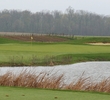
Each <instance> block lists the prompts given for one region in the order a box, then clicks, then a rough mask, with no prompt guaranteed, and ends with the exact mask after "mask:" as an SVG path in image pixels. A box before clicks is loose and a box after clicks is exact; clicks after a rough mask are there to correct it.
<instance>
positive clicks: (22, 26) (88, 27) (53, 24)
mask: <svg viewBox="0 0 110 100" xmlns="http://www.w3.org/2000/svg"><path fill="white" fill-rule="evenodd" d="M0 31H1V32H28V33H39V34H40V33H41V34H68V35H92V36H110V16H104V15H98V14H95V13H90V12H86V11H83V10H78V11H75V10H74V9H72V8H71V7H69V8H67V9H66V10H65V12H61V11H58V10H55V11H51V12H50V11H40V12H36V13H32V12H30V11H28V10H25V11H19V10H3V11H0Z"/></svg>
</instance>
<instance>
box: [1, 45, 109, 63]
mask: <svg viewBox="0 0 110 100" xmlns="http://www.w3.org/2000/svg"><path fill="white" fill-rule="evenodd" d="M91 53H92V54H94V53H110V46H91V45H71V44H52V45H50V44H49V45H48V44H47V45H38V44H37V45H31V44H30V45H29V44H2V45H0V56H1V57H2V59H0V61H3V60H8V59H7V58H8V57H9V56H17V55H21V56H24V57H26V58H27V57H29V56H32V55H37V56H40V57H44V56H46V55H54V56H56V55H62V54H91ZM1 57H0V58H1Z"/></svg>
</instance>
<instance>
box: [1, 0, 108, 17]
mask: <svg viewBox="0 0 110 100" xmlns="http://www.w3.org/2000/svg"><path fill="white" fill-rule="evenodd" d="M69 6H71V7H72V8H73V9H74V10H84V11H88V12H92V13H97V14H101V15H110V0H0V11H2V10H4V9H8V10H12V9H15V10H29V11H32V12H38V11H42V10H50V11H53V10H60V11H63V12H64V11H65V10H66V9H67V8H68V7H69Z"/></svg>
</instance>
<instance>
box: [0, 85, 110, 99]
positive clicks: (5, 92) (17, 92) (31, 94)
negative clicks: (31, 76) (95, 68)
mask: <svg viewBox="0 0 110 100" xmlns="http://www.w3.org/2000/svg"><path fill="white" fill-rule="evenodd" d="M55 99H56V100H109V99H110V95H108V94H103V93H89V92H88V93H87V92H72V91H55V90H43V89H31V88H15V87H0V100H55Z"/></svg>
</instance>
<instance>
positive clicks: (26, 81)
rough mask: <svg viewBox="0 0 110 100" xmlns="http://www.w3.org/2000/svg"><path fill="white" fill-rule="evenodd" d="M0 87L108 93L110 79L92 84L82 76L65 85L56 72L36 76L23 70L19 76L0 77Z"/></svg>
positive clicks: (12, 74) (7, 75) (109, 90)
mask: <svg viewBox="0 0 110 100" xmlns="http://www.w3.org/2000/svg"><path fill="white" fill-rule="evenodd" d="M0 85H1V86H18V87H32V88H47V89H66V90H80V91H97V92H107V93H110V78H107V79H103V80H102V81H100V82H93V81H92V80H90V77H87V78H84V77H83V74H82V75H81V76H80V77H79V79H77V80H73V81H72V82H71V83H70V84H65V83H64V75H63V74H62V75H57V72H56V73H54V74H52V73H47V72H40V73H38V74H36V73H35V72H31V71H27V70H23V71H21V72H20V73H19V74H14V73H12V72H9V71H8V72H6V73H5V74H3V75H1V76H0Z"/></svg>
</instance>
